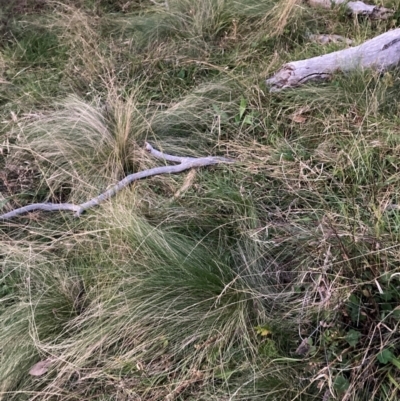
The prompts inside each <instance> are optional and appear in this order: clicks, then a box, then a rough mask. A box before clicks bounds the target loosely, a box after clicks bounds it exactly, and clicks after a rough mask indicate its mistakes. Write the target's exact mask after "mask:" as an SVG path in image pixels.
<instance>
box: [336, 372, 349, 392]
mask: <svg viewBox="0 0 400 401" xmlns="http://www.w3.org/2000/svg"><path fill="white" fill-rule="evenodd" d="M349 386H350V383H349V381H348V380H347V379H346V378H345V377H344V376H342V375H339V376H336V378H335V381H334V382H333V387H334V388H335V390H336V391H337V392H338V393H339V394H343V393H344V392H345V391H346V390H347V389H348V388H349Z"/></svg>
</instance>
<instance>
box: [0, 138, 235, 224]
mask: <svg viewBox="0 0 400 401" xmlns="http://www.w3.org/2000/svg"><path fill="white" fill-rule="evenodd" d="M145 149H146V150H147V151H148V152H149V153H150V154H152V155H153V156H154V157H156V158H157V159H161V160H164V161H169V162H174V163H179V164H175V165H172V166H162V167H154V168H151V169H148V170H144V171H139V172H138V173H134V174H130V175H128V176H126V177H125V178H124V179H122V180H121V181H119V182H118V183H117V184H115V185H114V186H113V187H112V188H110V189H108V190H107V191H105V192H103V193H102V194H100V195H99V196H96V197H95V198H93V199H90V200H89V201H87V202H84V203H81V204H80V205H74V204H72V203H33V204H31V205H27V206H23V207H20V208H18V209H15V210H12V211H11V212H8V213H5V214H2V215H0V220H8V219H12V218H13V217H16V216H19V215H21V214H23V213H26V212H31V211H33V210H46V211H58V210H67V211H72V212H74V216H76V217H79V216H80V215H81V214H82V213H83V212H85V211H86V210H88V209H90V208H92V207H94V206H97V205H99V204H100V203H101V202H103V201H105V200H107V199H109V198H111V197H112V196H114V195H115V194H117V193H118V192H119V191H121V190H122V189H123V188H125V187H127V186H128V185H130V184H131V183H132V182H134V181H137V180H141V179H142V178H146V177H151V176H153V175H159V174H175V173H180V172H182V171H185V170H188V169H191V168H197V167H204V166H210V165H213V164H219V163H234V162H235V160H233V159H228V158H225V157H218V156H208V157H198V158H197V157H179V156H172V155H168V154H166V153H163V152H160V151H158V150H156V149H154V148H153V147H152V146H151V145H150V144H149V143H147V142H146V147H145Z"/></svg>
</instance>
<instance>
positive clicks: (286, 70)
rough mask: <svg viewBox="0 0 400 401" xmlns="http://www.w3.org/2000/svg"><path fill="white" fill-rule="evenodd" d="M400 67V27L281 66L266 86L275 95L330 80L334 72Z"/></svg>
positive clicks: (382, 70) (381, 70)
mask: <svg viewBox="0 0 400 401" xmlns="http://www.w3.org/2000/svg"><path fill="white" fill-rule="evenodd" d="M399 64H400V28H397V29H393V30H391V31H388V32H385V33H383V34H382V35H379V36H377V37H375V38H373V39H370V40H367V41H366V42H364V43H363V44H361V45H359V46H355V47H350V48H348V49H344V50H339V51H336V52H332V53H328V54H324V55H323V56H317V57H313V58H309V59H306V60H299V61H292V62H290V63H287V64H284V65H283V66H282V68H281V69H280V70H279V71H278V72H276V73H275V74H274V75H273V76H272V77H271V78H268V79H267V80H266V83H267V85H268V86H269V88H270V92H278V91H280V90H282V89H286V88H294V87H296V86H299V85H302V84H305V83H306V82H309V81H319V80H324V79H329V78H330V77H331V76H332V74H334V73H335V72H343V73H346V72H350V71H352V70H355V69H369V68H372V69H376V70H377V71H379V72H384V71H386V70H389V69H391V68H394V67H397V66H398V65H399Z"/></svg>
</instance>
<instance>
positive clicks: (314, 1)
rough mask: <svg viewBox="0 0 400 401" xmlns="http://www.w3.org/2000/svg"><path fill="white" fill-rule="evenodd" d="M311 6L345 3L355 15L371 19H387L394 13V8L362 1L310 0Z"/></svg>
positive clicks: (328, 6)
mask: <svg viewBox="0 0 400 401" xmlns="http://www.w3.org/2000/svg"><path fill="white" fill-rule="evenodd" d="M307 2H308V4H309V5H310V6H320V7H323V8H332V6H335V5H344V6H345V7H346V8H347V10H348V11H349V12H350V13H351V14H353V15H365V16H367V17H369V18H371V19H387V18H389V17H390V16H391V15H393V10H391V9H389V8H385V7H381V6H375V5H369V4H365V3H364V2H362V1H348V0H308V1H307Z"/></svg>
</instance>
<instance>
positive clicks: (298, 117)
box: [289, 106, 310, 124]
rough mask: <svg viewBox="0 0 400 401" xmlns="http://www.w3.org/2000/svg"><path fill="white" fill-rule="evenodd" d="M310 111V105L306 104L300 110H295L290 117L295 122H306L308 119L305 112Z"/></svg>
mask: <svg viewBox="0 0 400 401" xmlns="http://www.w3.org/2000/svg"><path fill="white" fill-rule="evenodd" d="M308 111H310V107H308V106H305V107H301V108H300V109H299V110H297V111H295V112H294V113H293V114H292V115H290V116H289V118H290V119H291V120H292V121H294V122H295V123H299V124H304V123H305V122H306V121H307V118H306V117H304V116H303V114H305V113H307V112H308Z"/></svg>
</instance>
